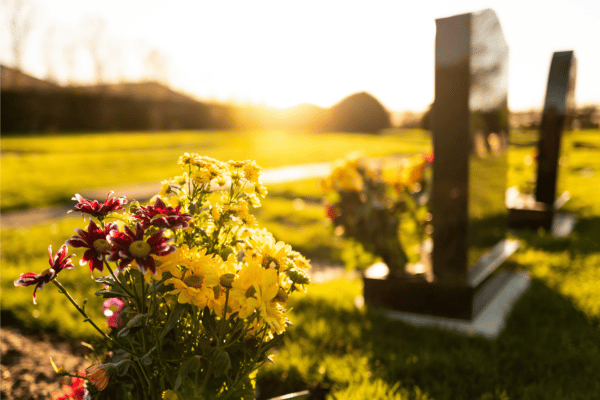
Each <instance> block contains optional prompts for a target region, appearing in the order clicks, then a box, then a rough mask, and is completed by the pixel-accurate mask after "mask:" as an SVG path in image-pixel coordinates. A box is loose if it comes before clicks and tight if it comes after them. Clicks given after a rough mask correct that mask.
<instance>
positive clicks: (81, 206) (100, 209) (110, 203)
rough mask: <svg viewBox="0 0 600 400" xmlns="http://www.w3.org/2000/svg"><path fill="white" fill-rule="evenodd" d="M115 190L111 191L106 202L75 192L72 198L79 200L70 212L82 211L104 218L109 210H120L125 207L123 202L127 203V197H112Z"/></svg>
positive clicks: (82, 212)
mask: <svg viewBox="0 0 600 400" xmlns="http://www.w3.org/2000/svg"><path fill="white" fill-rule="evenodd" d="M113 193H114V192H110V193H109V194H108V196H106V200H104V204H100V203H98V201H97V200H93V201H92V200H88V199H84V198H83V197H81V196H80V195H79V194H77V193H76V194H75V197H73V198H72V199H71V200H77V204H75V208H73V209H72V210H70V211H68V212H73V211H80V212H81V215H83V214H89V215H91V216H93V217H96V218H99V219H102V218H104V217H105V216H106V214H108V213H109V212H112V211H115V210H120V209H122V208H123V204H127V199H125V197H119V198H111V197H110V196H111V195H112V194H113Z"/></svg>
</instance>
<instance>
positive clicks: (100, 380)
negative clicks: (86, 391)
mask: <svg viewBox="0 0 600 400" xmlns="http://www.w3.org/2000/svg"><path fill="white" fill-rule="evenodd" d="M85 373H86V376H87V378H88V380H89V381H90V383H91V384H92V385H94V386H95V387H96V389H98V390H99V391H103V390H104V389H106V385H108V381H109V380H110V378H109V376H108V372H107V371H106V370H104V369H102V368H101V365H100V364H92V365H90V366H89V367H87V369H86V370H85Z"/></svg>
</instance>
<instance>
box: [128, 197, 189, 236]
mask: <svg viewBox="0 0 600 400" xmlns="http://www.w3.org/2000/svg"><path fill="white" fill-rule="evenodd" d="M180 209H181V206H177V207H176V208H173V207H167V206H166V205H165V203H164V202H163V201H162V200H161V199H160V197H157V198H156V201H155V202H154V205H153V206H145V207H139V208H138V209H137V210H136V212H135V214H134V215H132V217H133V218H135V219H137V220H139V221H140V222H141V223H142V226H143V227H144V228H146V229H147V228H148V227H150V226H158V227H161V228H169V229H184V228H187V227H188V221H189V220H190V219H192V215H191V214H186V213H183V214H182V213H180V212H179V210H180Z"/></svg>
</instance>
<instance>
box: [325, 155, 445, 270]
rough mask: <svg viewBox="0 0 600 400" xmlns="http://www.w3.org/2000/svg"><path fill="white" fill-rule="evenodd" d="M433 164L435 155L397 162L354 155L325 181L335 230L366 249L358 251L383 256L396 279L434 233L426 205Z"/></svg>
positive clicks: (335, 168) (337, 165)
mask: <svg viewBox="0 0 600 400" xmlns="http://www.w3.org/2000/svg"><path fill="white" fill-rule="evenodd" d="M432 161H433V155H432V154H419V155H415V156H413V157H410V158H407V159H402V160H395V161H392V160H387V161H383V160H369V159H367V158H365V157H363V156H360V155H357V154H354V155H350V156H348V157H346V158H345V159H343V160H338V161H337V162H336V163H335V164H334V167H333V169H332V172H331V174H330V175H329V176H328V177H327V178H326V179H325V180H323V181H322V182H321V184H322V187H323V188H324V189H325V191H326V193H327V205H326V215H327V217H328V219H330V220H331V222H332V224H333V226H334V228H335V231H336V232H338V233H339V234H341V235H342V236H344V237H346V238H349V239H350V240H351V246H354V247H356V246H359V247H361V249H359V251H358V252H360V251H367V252H368V253H369V254H371V255H373V256H375V257H379V258H381V259H382V260H383V262H385V263H386V264H387V266H388V268H389V270H390V274H392V275H396V276H402V275H404V274H405V267H406V264H407V263H408V262H409V261H410V260H411V259H413V260H414V259H415V258H416V257H419V254H420V246H421V244H422V243H423V241H424V240H425V238H426V236H427V234H428V233H427V232H428V230H429V229H430V228H428V224H429V221H430V219H431V217H430V214H429V213H428V209H427V204H426V203H427V199H428V195H427V190H428V186H429V182H430V180H431V171H430V168H428V167H429V166H430V165H431V163H432ZM367 266H368V265H362V266H361V267H367Z"/></svg>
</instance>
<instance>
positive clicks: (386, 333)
mask: <svg viewBox="0 0 600 400" xmlns="http://www.w3.org/2000/svg"><path fill="white" fill-rule="evenodd" d="M216 135H223V133H217V134H216ZM261 135H265V134H264V133H263V134H261ZM124 136H125V135H124ZM202 136H205V137H208V136H209V135H208V134H204V135H202ZM333 136H335V135H333ZM131 137H138V136H136V135H133V134H132V135H131ZM219 137H222V136H219ZM319 137H320V138H321V136H319ZM340 137H345V138H351V139H348V140H349V141H352V140H356V142H355V143H358V141H359V138H360V136H357V135H348V136H345V135H341V136H340ZM425 137H426V135H425ZM138 138H139V137H138ZM392 139H394V140H395V141H396V142H397V143H396V145H394V146H396V147H394V148H393V149H392V147H391V144H390V143H391V142H392V141H393V140H392ZM40 140H41V139H40ZM98 140H100V139H98ZM165 140H166V139H165ZM205 140H207V141H208V139H205ZM232 140H233V139H232ZM323 140H325V139H323ZM378 140H379V141H380V142H378V143H379V144H376V143H377V141H378ZM419 140H421V139H418V140H415V139H413V140H411V141H410V142H409V141H408V139H407V138H406V137H399V136H396V137H393V136H390V137H388V136H385V137H380V138H372V137H367V138H365V143H370V144H365V145H364V146H361V145H359V144H356V147H358V148H361V149H366V152H373V154H375V153H376V151H378V150H377V149H379V148H380V147H381V151H383V150H386V151H387V153H386V154H389V153H393V152H399V153H400V152H402V149H403V148H404V149H408V148H411V146H415V148H416V147H418V146H417V145H418V143H420V142H419ZM388 141H389V142H388ZM405 141H406V143H407V144H406V145H403V143H404V142H405ZM48 142H50V141H49V140H48ZM84 143H85V142H83V141H82V142H81V145H82V146H83V144H84ZM164 143H167V142H164ZM386 143H387V147H386ZM424 143H428V142H426V141H424ZM4 144H5V142H4V141H3V152H5V151H7V150H6V147H5V146H4ZM30 144H31V143H30ZM279 144H280V145H282V146H283V144H281V143H279ZM564 145H565V148H567V149H568V150H570V151H569V153H570V157H569V160H568V163H567V164H565V166H564V167H565V169H564V171H566V172H565V174H566V176H565V178H567V179H566V181H567V185H568V189H569V190H570V192H571V193H572V196H573V198H572V199H571V200H570V201H569V203H567V205H566V210H567V211H570V212H573V213H575V214H576V215H577V217H578V223H577V225H576V227H575V231H574V233H573V234H572V235H570V236H569V237H567V238H562V239H557V238H553V237H552V236H551V235H549V234H547V233H545V232H544V231H540V232H527V231H524V232H522V233H521V234H520V235H521V237H522V240H523V246H522V248H521V249H519V250H518V252H517V253H516V254H514V255H513V256H512V257H511V258H510V259H509V260H508V261H507V262H506V263H505V265H504V267H505V268H511V269H522V270H526V271H528V272H530V273H531V275H532V277H533V281H532V285H531V288H530V289H529V291H527V292H526V294H525V295H524V296H523V297H522V298H521V299H520V300H519V302H518V303H517V304H516V305H515V308H514V309H513V312H512V314H511V315H510V318H509V319H508V321H507V326H506V329H505V330H504V331H503V332H502V334H501V335H500V337H499V338H498V339H497V340H495V341H489V340H486V339H482V338H478V337H465V336H462V335H459V334H455V333H451V332H447V331H443V330H439V329H435V328H415V327H412V326H409V325H407V324H404V323H400V322H390V321H387V320H385V319H384V318H383V317H382V316H381V315H380V314H378V313H377V312H375V311H373V310H368V309H367V310H365V309H357V308H356V307H355V306H354V300H355V298H356V296H359V295H360V294H361V291H362V286H361V282H360V280H345V279H344V280H337V281H332V282H328V283H324V284H318V285H317V284H315V285H312V286H311V287H309V293H308V294H307V295H306V296H305V297H304V298H302V299H295V298H292V300H291V304H290V306H292V307H293V308H292V310H291V311H290V319H291V320H292V322H293V323H294V326H293V327H291V328H290V329H289V331H288V335H287V338H286V340H285V345H284V346H283V347H281V348H280V349H278V351H277V354H275V355H274V360H275V362H276V364H274V365H268V366H265V367H264V368H262V369H261V370H260V372H259V374H258V378H257V382H258V385H259V387H260V388H261V397H262V398H268V397H269V396H275V395H279V394H282V393H286V392H291V391H295V390H302V389H306V388H308V389H311V391H312V393H313V394H314V396H313V397H314V398H327V399H356V400H362V399H481V400H488V399H544V400H546V399H595V398H597V396H598V393H600V379H599V377H600V295H599V294H598V293H599V290H598V289H599V288H600V198H599V197H598V195H597V193H599V192H600V157H599V154H600V131H598V130H592V131H581V132H576V133H572V134H570V135H568V136H567V137H566V140H565V144H564ZM12 146H13V147H12V149H13V150H12V151H13V152H16V150H15V148H16V147H14V146H17V144H16V143H13V144H12ZM22 146H24V148H25V147H27V146H26V144H23V145H22ZM62 146H64V144H63V145H62ZM107 146H109V145H108V144H107ZM215 146H216V147H215V148H217V147H218V146H219V145H215ZM369 146H371V147H369ZM115 147H118V146H116V144H115ZM315 147H317V146H316V145H315ZM318 147H321V146H318ZM323 147H326V146H323ZM329 147H331V146H329ZM338 147H339V148H340V152H341V148H344V149H345V148H347V147H348V148H349V147H351V146H350V145H349V144H348V143H345V144H343V145H342V144H339V146H338ZM60 148H61V146H60V145H56V147H55V150H53V151H58V150H60ZM355 149H356V148H353V150H355ZM38 150H39V149H38ZM38 150H36V151H38ZM325 150H328V151H329V152H328V151H325ZM337 150H338V149H337V148H336V151H337ZM39 151H41V150H39ZM164 151H165V152H168V151H171V150H164ZM182 151H199V150H198V149H187V148H186V149H183V148H181V149H175V150H173V155H172V156H173V157H174V159H175V158H176V157H177V156H178V155H179V153H181V152H182ZM238 151H239V152H240V153H236V152H238ZM532 151H533V147H515V148H511V153H510V160H509V161H510V164H511V178H510V179H511V180H512V181H513V182H518V181H519V180H521V179H523V174H526V173H527V168H525V167H524V166H523V160H524V158H525V156H527V155H528V154H531V152H532ZM107 152H108V153H109V154H113V155H114V154H118V152H116V151H115V152H113V150H110V151H108V150H107ZM63 153H64V154H65V160H64V163H65V164H66V165H70V163H72V162H73V161H71V158H70V156H69V155H68V152H66V150H65V151H64V152H63ZM91 153H93V152H91V151H90V154H91ZM125 153H126V152H125ZM130 153H133V151H130ZM143 153H144V152H142V151H140V160H141V159H143V158H144V156H143ZM150 153H153V154H158V153H159V152H158V151H156V153H154V151H150ZM255 153H259V151H255ZM291 153H293V152H290V153H288V160H289V163H300V162H314V161H322V160H326V159H328V158H327V157H326V156H327V155H332V154H334V153H332V150H331V149H324V150H323V151H322V152H319V153H315V154H317V155H315V156H314V157H311V156H312V154H304V155H298V154H291ZM207 154H208V153H207ZM223 154H225V150H223ZM229 154H231V155H228V156H225V157H221V158H225V159H229V158H232V159H235V158H240V157H239V156H238V154H241V150H240V149H237V148H236V149H232V150H231V152H230V153H229ZM246 154H248V155H247V156H246V157H241V158H252V157H251V155H250V153H246ZM209 155H211V154H209ZM212 155H213V156H218V155H217V154H216V153H213V154H212ZM261 155H262V156H263V157H265V158H263V160H267V159H268V157H267V156H265V155H264V154H262V153H261ZM5 156H6V154H3V158H2V167H3V174H2V175H3V181H2V185H3V186H2V190H3V195H4V187H5V180H6V179H7V175H6V170H5V169H4V167H5V165H4V163H5ZM336 156H337V155H336ZM336 156H331V158H329V159H332V158H335V157H336ZM10 157H18V156H16V155H14V156H13V155H10ZM27 157H29V156H27ZM294 157H297V158H294ZM303 157H304V158H303ZM146 158H148V157H147V156H146ZM257 158H258V157H257ZM276 158H277V157H275V156H272V159H271V160H272V161H271V162H272V164H269V162H268V161H267V164H265V163H264V162H263V166H265V165H266V166H275V165H281V164H277V161H276ZM292 160H293V161H292ZM170 162H171V161H170ZM278 162H280V163H283V162H282V160H281V159H280V160H279V161H278ZM159 172H160V171H159ZM176 173H178V172H177V171H176V172H174V173H171V172H170V170H169V169H168V168H166V167H165V168H164V170H163V171H162V172H161V173H160V174H157V175H158V176H157V177H153V178H148V179H157V180H160V179H164V178H166V177H168V176H170V174H176ZM137 180H140V179H136V181H137ZM144 180H145V179H144ZM316 183H317V182H316V179H311V180H306V181H301V182H294V183H288V184H280V185H272V186H270V187H269V188H268V189H269V195H268V196H267V199H265V201H264V202H263V207H262V209H261V210H260V211H259V213H258V216H259V220H260V224H261V225H262V226H266V227H267V228H268V229H269V230H271V231H272V232H273V233H274V234H275V235H276V237H277V238H278V239H280V240H284V241H286V242H288V243H290V244H292V246H293V247H294V248H295V249H297V250H299V251H301V252H302V253H304V254H306V255H307V256H308V257H309V258H313V259H315V260H322V259H328V260H332V261H336V262H339V260H340V259H341V258H340V257H341V256H340V253H341V249H342V246H343V243H342V242H341V240H340V239H339V238H335V237H333V236H332V234H331V230H330V227H328V226H326V224H325V222H324V212H323V207H322V205H321V204H320V201H321V193H320V191H319V189H318V187H317V184H316ZM11 185H13V183H11ZM103 185H104V184H103ZM15 186H17V185H16V184H15ZM69 196H70V195H69ZM4 200H5V199H4V196H3V201H4ZM3 204H4V203H3ZM7 207H8V206H7ZM82 225H83V223H82V222H81V220H80V219H79V218H72V217H71V218H65V219H62V220H59V221H55V222H53V223H49V224H45V225H43V226H36V227H31V228H28V229H18V230H6V229H5V230H2V276H1V284H2V299H1V300H2V317H3V323H5V324H7V323H15V324H19V325H20V326H28V327H31V328H34V329H54V330H57V331H58V332H59V333H60V334H61V335H63V336H67V337H74V338H80V337H85V336H86V335H88V334H90V331H89V330H87V324H82V323H81V317H80V316H79V315H76V314H75V313H73V312H72V311H71V307H70V306H69V305H68V304H67V301H66V300H63V299H62V297H61V296H59V295H58V293H57V291H56V289H55V288H54V286H53V285H49V286H48V287H47V288H45V289H44V290H42V291H40V292H38V306H33V305H32V304H31V292H32V290H31V288H15V287H14V286H13V284H12V282H13V281H14V280H15V279H16V278H17V277H18V274H19V272H24V271H36V272H40V271H42V270H43V269H45V268H46V267H47V254H46V247H47V245H48V244H52V245H53V248H54V249H55V250H56V249H57V248H58V246H60V245H61V244H62V243H63V242H64V240H65V239H67V238H68V237H69V236H70V235H71V234H72V233H73V229H74V228H75V227H81V226H82ZM61 282H63V283H64V284H65V286H66V287H67V288H68V289H69V290H70V291H71V292H72V293H73V294H74V297H75V298H76V299H77V300H79V301H80V302H81V301H82V300H83V299H84V298H88V299H89V300H90V302H89V303H88V305H87V307H86V309H87V310H88V311H90V314H92V315H93V316H94V317H95V318H98V320H99V321H101V319H100V318H101V317H100V313H99V304H98V303H94V302H93V300H94V299H92V297H94V296H93V295H92V294H91V293H92V290H94V289H97V288H96V287H95V285H94V284H93V282H92V281H91V280H90V279H89V271H88V270H87V269H86V267H77V268H76V269H75V270H71V271H64V272H63V273H61ZM92 287H93V289H92Z"/></svg>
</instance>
